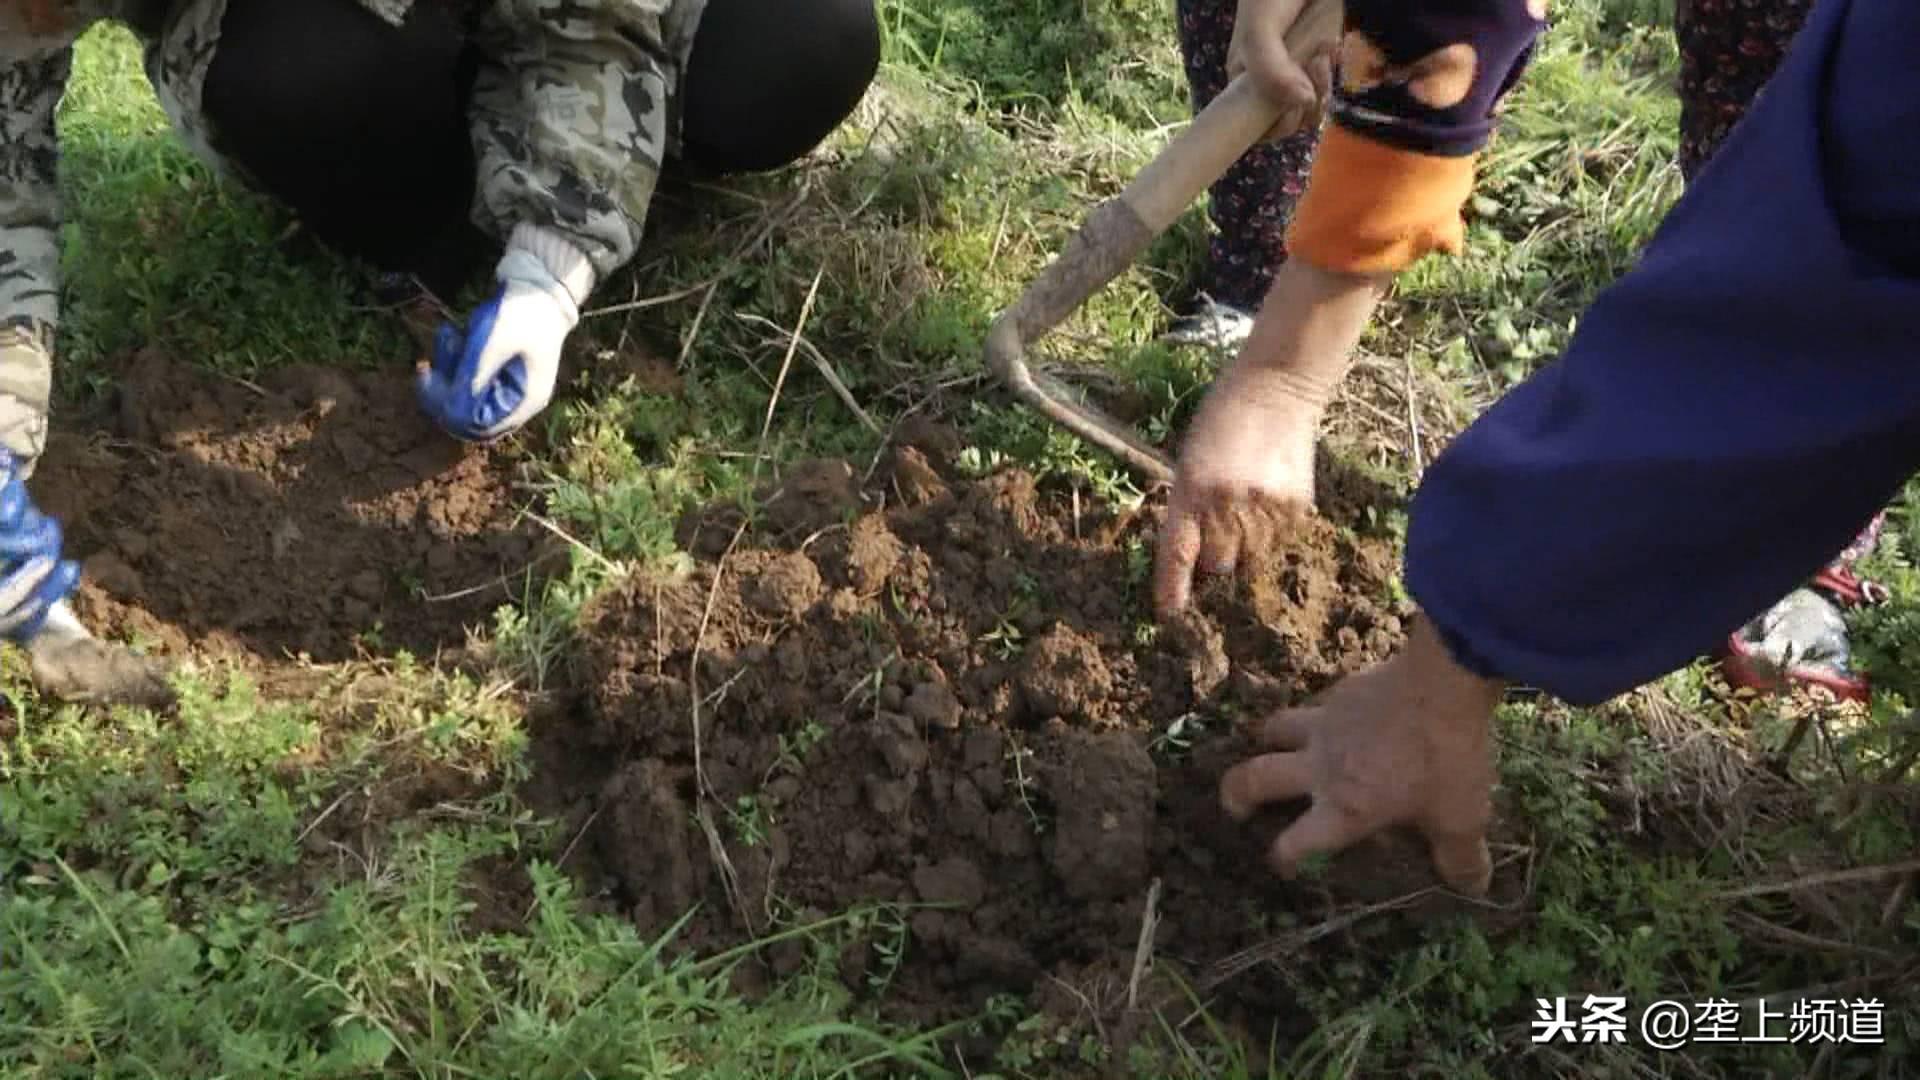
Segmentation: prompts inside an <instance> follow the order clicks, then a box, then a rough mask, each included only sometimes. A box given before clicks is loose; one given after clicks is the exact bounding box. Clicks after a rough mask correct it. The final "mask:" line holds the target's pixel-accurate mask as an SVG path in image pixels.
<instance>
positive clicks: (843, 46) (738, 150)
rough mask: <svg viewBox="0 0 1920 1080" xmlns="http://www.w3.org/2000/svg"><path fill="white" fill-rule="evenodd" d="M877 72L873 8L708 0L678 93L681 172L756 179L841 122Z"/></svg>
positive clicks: (862, 1)
mask: <svg viewBox="0 0 1920 1080" xmlns="http://www.w3.org/2000/svg"><path fill="white" fill-rule="evenodd" d="M879 67H880V20H879V16H878V14H877V13H876V12H875V10H874V0H708V3H707V7H706V11H705V12H704V13H703V14H702V15H701V17H700V26H699V29H698V31H697V32H696V34H695V35H694V40H693V51H692V55H691V57H690V58H689V60H688V65H687V74H686V79H685V80H684V82H683V84H682V97H681V141H682V143H683V144H684V147H685V155H686V158H687V160H688V162H689V163H691V164H693V165H696V166H698V167H700V168H704V169H710V170H713V171H717V172H761V171H764V170H768V169H775V168H779V167H780V166H782V165H786V164H788V163H790V162H792V161H795V160H797V159H798V158H800V157H802V156H804V155H805V154H806V153H807V152H808V151H810V150H812V149H813V148H814V147H816V146H818V145H820V142H821V141H822V140H823V139H825V138H826V137H827V136H828V135H830V134H832V133H833V130H834V129H835V128H837V127H839V126H840V124H841V123H842V122H843V121H845V120H846V118H847V116H848V115H849V114H850V113H851V112H852V111H853V108H854V106H855V105H858V104H859V103H860V98H861V97H862V96H863V95H865V94H866V92H867V87H868V86H869V85H871V84H872V82H873V77H874V74H875V73H876V72H877V71H878V70H879Z"/></svg>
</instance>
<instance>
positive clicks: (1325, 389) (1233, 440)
mask: <svg viewBox="0 0 1920 1080" xmlns="http://www.w3.org/2000/svg"><path fill="white" fill-rule="evenodd" d="M1385 287H1386V279H1384V278H1380V277H1360V276H1354V275H1346V274H1336V273H1331V272H1328V271H1324V270H1318V269H1315V268H1314V267H1311V266H1308V265H1306V264H1304V263H1301V262H1298V261H1292V262H1289V263H1287V264H1286V265H1285V266H1283V267H1282V268H1281V270H1280V272H1279V273H1278V274H1276V275H1275V276H1274V283H1273V288H1272V290H1271V291H1270V292H1269V293H1268V295H1267V300H1266V303H1265V304H1264V305H1262V307H1261V310H1260V315H1259V317H1258V318H1257V319H1256V320H1255V322H1254V327H1253V332H1252V334H1251V335H1249V336H1248V338H1247V342H1246V344H1245V345H1244V346H1242V347H1241V350H1240V355H1239V356H1238V357H1236V358H1235V360H1234V362H1233V364H1232V366H1231V367H1229V368H1228V370H1227V371H1226V373H1225V374H1224V375H1222V376H1221V377H1220V380H1219V381H1218V382H1216V383H1215V384H1214V385H1213V386H1212V387H1211V388H1210V389H1209V390H1208V391H1207V396H1206V399H1205V401H1203V402H1202V403H1201V406H1200V410H1199V412H1198V413H1197V414H1196V415H1195V417H1194V421H1193V425H1192V427H1191V428H1190V429H1189V431H1188V432H1187V435H1186V437H1185V439H1184V440H1183V442H1182V445H1181V448H1180V455H1179V460H1178V462H1177V463H1176V465H1175V470H1174V480H1173V487H1172V491H1171V493H1170V494H1169V496H1168V501H1167V518H1166V522H1165V523H1164V524H1163V525H1162V526H1161V531H1160V544H1159V549H1158V551H1157V552H1156V555H1155V572H1154V604H1155V607H1156V608H1157V609H1158V610H1159V612H1160V614H1161V615H1162V617H1166V616H1171V615H1173V614H1175V613H1177V612H1179V611H1181V610H1182V609H1184V608H1185V607H1186V606H1187V603H1188V600H1189V598H1190V596H1191V593H1192V587H1193V575H1194V573H1195V572H1196V571H1197V572H1200V573H1210V574H1227V573H1232V572H1233V571H1234V569H1235V568H1236V567H1238V566H1239V565H1241V563H1242V561H1243V559H1245V558H1246V557H1248V556H1252V555H1257V554H1258V553H1260V552H1262V551H1264V550H1266V549H1268V548H1271V547H1273V546H1275V545H1278V544H1280V543H1283V542H1284V541H1285V539H1286V533H1287V530H1288V528H1289V525H1290V523H1291V522H1292V521H1293V520H1295V519H1296V518H1297V517H1298V516H1299V515H1301V514H1307V513H1311V512H1312V511H1313V457H1314V454H1313V451H1314V440H1315V438H1316V436H1317V434H1318V430H1319V425H1320V415H1321V413H1322V411H1323V410H1324V409H1325V408H1326V404H1327V402H1328V401H1329V400H1331V399H1332V397H1333V394H1334V392H1335V391H1336V390H1337V389H1338V388H1339V385H1340V381H1341V380H1342V379H1343V378H1344V377H1345V376H1346V371H1347V366H1348V363H1349V359H1350V357H1351V356H1352V353H1353V348H1354V346H1355V345H1356V344H1357V343H1358V342H1359V340H1360V335H1361V333H1362V332H1363V331H1364V330H1365V329H1366V325H1367V321H1368V320H1369V319H1370V318H1371V317H1372V315H1373V309H1374V307H1375V305H1376V304H1377V303H1378V302H1379V298H1380V295H1381V293H1382V292H1383V291H1384V290H1385Z"/></svg>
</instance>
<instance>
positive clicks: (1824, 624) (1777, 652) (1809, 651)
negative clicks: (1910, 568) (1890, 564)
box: [1720, 514, 1887, 701]
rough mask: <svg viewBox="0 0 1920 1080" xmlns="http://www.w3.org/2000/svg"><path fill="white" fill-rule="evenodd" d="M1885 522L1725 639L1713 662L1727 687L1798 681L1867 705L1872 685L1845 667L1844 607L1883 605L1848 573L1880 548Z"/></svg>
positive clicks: (1878, 590)
mask: <svg viewBox="0 0 1920 1080" xmlns="http://www.w3.org/2000/svg"><path fill="white" fill-rule="evenodd" d="M1885 522H1886V516H1885V515H1884V514H1879V515H1875V517H1874V519H1873V521H1872V522H1871V523H1870V524H1868V526H1867V527H1866V529H1865V530H1863V531H1862V532H1861V533H1860V535H1859V537H1858V538H1856V539H1855V540H1854V542H1853V543H1852V544H1851V545H1849V546H1848V547H1847V549H1846V550H1845V551H1843V552H1841V553H1840V555H1839V557H1838V558H1836V559H1834V561H1833V562H1831V563H1829V564H1827V566H1826V568H1825V569H1823V570H1821V571H1820V572H1819V573H1818V574H1816V575H1814V578H1813V580H1812V581H1811V582H1809V583H1808V584H1807V585H1806V586H1804V587H1802V588H1799V589H1795V590H1794V591H1793V592H1791V593H1789V594H1787V596H1786V597H1785V598H1784V599H1782V600H1781V601H1780V602H1779V603H1777V604H1775V605H1773V606H1772V607H1770V608H1768V609H1767V610H1766V611H1765V612H1763V613H1761V614H1760V615H1759V616H1758V617H1756V618H1754V619H1753V620H1752V621H1750V622H1748V623H1747V624H1746V625H1745V626H1743V627H1741V628H1740V629H1738V630H1736V631H1734V632H1733V634H1732V635H1731V636H1730V637H1728V639H1727V652H1726V656H1725V657H1723V658H1722V659H1721V662H1720V669H1721V671H1722V672H1723V673H1724V674H1725V675H1726V677H1727V681H1728V682H1730V683H1732V684H1733V685H1735V686H1744V687H1749V688H1751V689H1755V690H1761V691H1766V692H1776V691H1779V690H1782V689H1784V688H1786V686H1787V685H1789V684H1790V683H1794V682H1799V683H1805V684H1808V685H1812V686H1823V687H1825V688H1827V689H1828V690H1829V691H1832V693H1833V694H1834V696H1835V697H1838V698H1840V699H1841V700H1843V701H1866V700H1868V698H1869V697H1870V696H1871V694H1872V686H1871V685H1870V684H1869V683H1868V681H1867V679H1866V678H1865V677H1864V676H1862V675H1858V674H1856V673H1855V672H1854V671H1853V669H1852V650H1851V648H1850V646H1849V643H1848V641H1847V623H1846V618H1845V616H1844V614H1843V609H1845V608H1853V607H1859V606H1861V605H1863V604H1879V603H1884V602H1885V601H1886V599H1887V589H1886V587H1885V586H1883V585H1881V584H1879V583H1877V582H1872V581H1866V580H1863V579H1862V578H1860V576H1859V575H1857V574H1855V573H1854V572H1853V564H1854V563H1855V562H1857V561H1859V560H1860V558H1861V557H1862V556H1864V555H1866V554H1867V553H1868V552H1870V551H1872V550H1873V548H1874V545H1876V544H1877V543H1878V542H1879V540H1880V531H1881V529H1882V528H1883V527H1884V526H1885Z"/></svg>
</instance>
